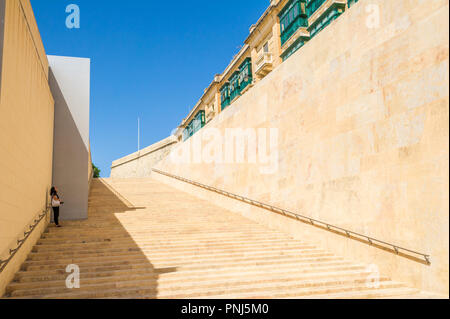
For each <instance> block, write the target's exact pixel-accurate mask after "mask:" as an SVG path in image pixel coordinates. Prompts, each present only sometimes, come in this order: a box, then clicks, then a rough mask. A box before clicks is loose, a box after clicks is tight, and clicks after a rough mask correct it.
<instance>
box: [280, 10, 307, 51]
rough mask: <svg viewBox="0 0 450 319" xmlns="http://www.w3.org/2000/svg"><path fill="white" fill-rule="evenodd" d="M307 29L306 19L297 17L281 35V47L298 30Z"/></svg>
mask: <svg viewBox="0 0 450 319" xmlns="http://www.w3.org/2000/svg"><path fill="white" fill-rule="evenodd" d="M302 27H303V28H307V27H308V19H306V18H305V17H303V16H301V15H299V16H297V18H296V19H295V20H294V21H292V23H291V24H290V25H288V26H287V27H286V28H285V29H284V30H283V31H282V33H281V45H283V44H284V43H285V42H286V41H287V40H289V39H290V38H291V36H292V35H293V34H294V33H295V31H297V30H298V29H299V28H302Z"/></svg>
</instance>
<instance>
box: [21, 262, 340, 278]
mask: <svg viewBox="0 0 450 319" xmlns="http://www.w3.org/2000/svg"><path fill="white" fill-rule="evenodd" d="M289 260H290V261H295V262H297V263H298V264H299V265H303V266H304V267H314V266H320V265H329V266H330V265H333V266H336V265H344V264H348V263H349V262H346V261H344V260H342V259H338V258H330V259H319V260H317V259H316V258H314V259H311V260H302V259H298V260H295V259H292V258H291V257H285V258H272V259H267V258H263V259H260V260H247V259H242V260H236V261H227V260H224V261H204V262H177V263H173V262H161V263H158V264H155V263H152V264H151V265H150V264H149V263H148V262H143V263H128V264H119V265H112V266H105V265H101V266H90V267H88V266H83V267H80V271H81V273H82V276H83V278H93V277H109V276H114V275H123V274H131V273H148V272H151V273H153V272H154V273H162V272H165V271H166V270H168V269H176V270H177V271H178V270H179V269H183V270H187V269H190V270H193V269H203V268H208V269H213V268H214V269H217V268H222V267H226V266H228V265H234V266H260V265H278V264H280V263H282V262H285V261H289ZM66 277H67V273H66V272H65V268H64V267H61V268H56V269H55V268H54V269H52V270H36V271H20V272H19V273H17V274H16V276H15V282H18V283H20V282H34V281H45V280H61V279H65V278H66Z"/></svg>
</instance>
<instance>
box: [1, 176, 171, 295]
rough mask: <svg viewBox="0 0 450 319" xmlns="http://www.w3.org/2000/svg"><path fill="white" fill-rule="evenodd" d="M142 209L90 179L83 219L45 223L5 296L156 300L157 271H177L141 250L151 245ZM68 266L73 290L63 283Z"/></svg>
mask: <svg viewBox="0 0 450 319" xmlns="http://www.w3.org/2000/svg"><path fill="white" fill-rule="evenodd" d="M143 209H145V207H135V206H134V205H133V204H132V203H131V202H130V201H128V200H127V199H125V198H124V197H123V196H121V195H120V193H119V192H117V191H116V190H115V189H114V188H112V186H111V185H109V184H108V183H107V182H106V181H103V180H101V179H98V180H94V181H93V183H92V188H91V192H90V197H89V219H88V220H84V221H70V222H69V221H68V222H64V223H63V228H56V227H54V226H50V227H49V228H48V229H47V231H46V232H45V233H44V234H43V236H42V238H41V239H40V240H39V241H38V243H37V245H36V246H35V247H34V248H33V251H32V253H31V254H30V255H29V256H28V259H27V260H26V261H25V263H24V264H23V265H22V269H21V271H20V272H19V273H18V274H17V275H16V277H15V280H14V282H13V283H11V284H10V285H9V287H8V288H7V295H6V297H12V298H26V299H37V298H55V299H60V298H71V299H72V298H73V299H85V298H127V296H130V297H132V296H133V297H135V296H139V295H145V296H146V298H156V294H157V290H158V278H159V275H160V274H164V273H170V272H176V271H177V269H176V267H170V268H159V269H156V268H155V267H154V266H153V265H152V263H151V262H150V261H149V259H148V257H147V255H146V254H145V251H143V249H147V250H148V249H149V248H150V247H151V238H148V237H149V236H148V235H146V234H145V228H143V229H141V228H140V225H141V223H140V219H141V218H142V217H144V215H143V214H145V213H144V212H139V211H140V210H143ZM62 214H64V212H63V211H62ZM117 214H119V215H117ZM119 216H120V217H119ZM122 217H123V219H120V218H122ZM138 242H139V243H138ZM69 265H76V266H77V267H79V270H80V288H79V289H69V288H67V287H66V280H67V278H68V276H69V275H71V273H67V272H66V269H67V267H68V266H69Z"/></svg>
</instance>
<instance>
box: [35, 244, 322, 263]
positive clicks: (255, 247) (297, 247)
mask: <svg viewBox="0 0 450 319" xmlns="http://www.w3.org/2000/svg"><path fill="white" fill-rule="evenodd" d="M267 248H271V249H273V250H276V251H278V250H280V251H281V250H282V251H286V250H294V251H298V252H299V253H305V252H324V250H321V249H318V248H315V247H314V246H312V245H301V244H296V243H295V242H294V243H291V242H284V243H283V242H282V243H273V244H272V245H270V244H267V245H264V244H258V243H254V244H247V245H242V246H237V245H234V246H220V245H219V247H215V246H214V245H210V246H209V247H204V246H199V247H192V248H189V249H188V248H183V247H179V248H165V247H141V246H137V247H133V248H128V249H104V250H85V251H65V252H54V253H52V252H32V253H31V254H30V255H29V256H28V259H27V260H58V259H64V258H73V259H75V258H76V259H78V258H80V259H83V258H90V257H105V256H111V255H114V256H128V255H133V254H136V253H137V252H141V253H143V254H145V255H146V256H149V255H151V256H158V255H159V254H162V255H167V254H172V255H173V254H180V253H182V254H183V255H184V256H189V255H191V254H194V255H196V254H199V253H206V254H211V255H214V254H215V253H224V252H247V251H253V252H257V251H264V250H266V249H267Z"/></svg>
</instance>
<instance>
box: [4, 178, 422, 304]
mask: <svg viewBox="0 0 450 319" xmlns="http://www.w3.org/2000/svg"><path fill="white" fill-rule="evenodd" d="M61 213H62V215H64V208H62V212H61ZM63 226H64V227H63V228H55V227H52V226H50V227H49V228H48V230H47V232H46V233H44V235H43V236H42V238H41V239H40V240H39V242H38V243H37V245H36V246H35V247H34V249H33V251H32V253H31V254H30V255H29V257H28V259H27V260H26V262H25V263H24V264H23V266H22V269H21V271H20V272H19V273H17V275H16V277H15V280H14V282H12V283H11V284H10V285H9V287H8V288H7V293H6V296H5V297H7V298H403V297H404V298H414V297H420V296H421V295H420V292H419V291H417V290H416V289H411V288H408V287H406V286H405V285H404V284H402V283H399V282H393V281H391V280H390V279H389V278H387V277H384V276H381V277H380V278H379V282H378V285H377V284H376V283H374V282H373V281H372V280H371V278H372V276H371V273H370V270H371V269H370V268H368V267H367V266H366V265H363V264H359V263H356V262H353V261H349V260H345V259H343V258H341V257H339V256H335V255H333V254H332V253H330V252H328V251H325V250H323V249H321V248H320V247H317V246H315V245H314V244H313V243H307V242H302V241H299V240H294V239H292V238H290V237H289V236H288V235H286V234H284V233H282V232H279V231H275V230H271V229H268V228H266V227H264V226H262V225H259V224H257V223H255V222H253V221H251V220H248V219H246V218H244V217H242V216H240V215H239V214H236V213H233V212H229V211H227V210H225V209H223V208H220V207H217V206H215V205H214V204H212V203H210V202H207V201H204V200H200V199H197V198H195V197H193V196H191V195H188V194H186V193H183V192H180V191H178V190H175V189H173V188H171V187H169V186H166V185H164V184H161V183H160V182H157V181H154V180H152V179H127V180H112V179H99V180H95V181H93V185H92V189H91V194H90V199H89V219H88V220H85V221H72V222H64V223H63ZM68 265H77V266H78V267H79V269H80V278H81V280H80V288H79V289H69V288H66V278H67V277H68V276H69V275H70V273H66V267H67V266H68Z"/></svg>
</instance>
